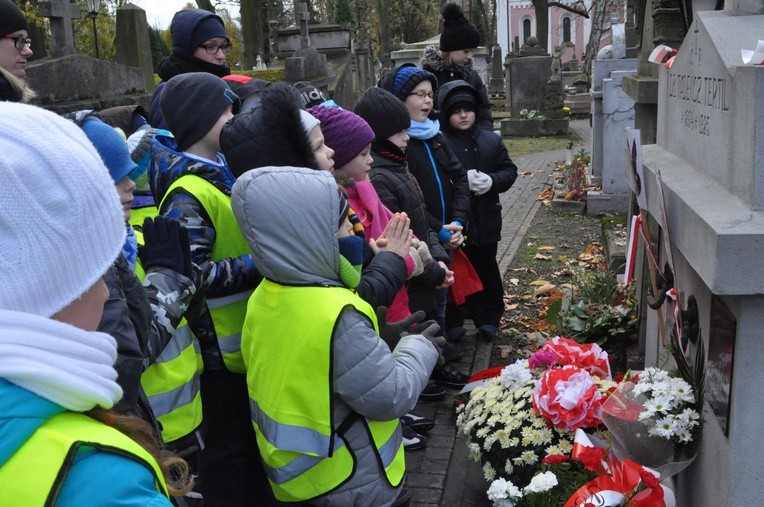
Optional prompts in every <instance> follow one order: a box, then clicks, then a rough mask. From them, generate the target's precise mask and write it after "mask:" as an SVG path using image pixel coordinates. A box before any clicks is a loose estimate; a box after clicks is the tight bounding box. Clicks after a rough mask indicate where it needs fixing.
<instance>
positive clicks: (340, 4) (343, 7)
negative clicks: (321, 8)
mask: <svg viewBox="0 0 764 507" xmlns="http://www.w3.org/2000/svg"><path fill="white" fill-rule="evenodd" d="M334 22H335V23H337V24H338V25H342V24H345V23H347V24H349V25H352V24H353V9H352V7H351V6H350V0H336V1H335V3H334Z"/></svg>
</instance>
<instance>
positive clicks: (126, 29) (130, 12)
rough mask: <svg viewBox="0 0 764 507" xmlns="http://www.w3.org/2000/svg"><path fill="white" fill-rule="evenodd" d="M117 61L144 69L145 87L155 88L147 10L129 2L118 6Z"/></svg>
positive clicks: (115, 42) (145, 88)
mask: <svg viewBox="0 0 764 507" xmlns="http://www.w3.org/2000/svg"><path fill="white" fill-rule="evenodd" d="M114 45H115V46H116V48H115V49H116V52H117V63H121V64H122V65H128V66H130V67H138V68H140V69H142V70H143V89H144V90H146V91H150V90H153V89H154V65H153V63H152V59H151V44H150V43H149V24H148V23H147V22H146V11H144V10H143V9H141V8H140V7H136V6H135V5H133V4H131V3H127V4H124V5H122V6H121V7H118V8H117V33H116V35H115V36H114Z"/></svg>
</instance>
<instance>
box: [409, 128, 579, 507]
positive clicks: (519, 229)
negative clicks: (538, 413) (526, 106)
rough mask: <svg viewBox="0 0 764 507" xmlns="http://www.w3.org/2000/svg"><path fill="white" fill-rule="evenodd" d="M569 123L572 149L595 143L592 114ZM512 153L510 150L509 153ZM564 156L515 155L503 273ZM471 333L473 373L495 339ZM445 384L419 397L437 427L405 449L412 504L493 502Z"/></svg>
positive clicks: (462, 362) (467, 363)
mask: <svg viewBox="0 0 764 507" xmlns="http://www.w3.org/2000/svg"><path fill="white" fill-rule="evenodd" d="M571 129H572V130H573V131H574V133H575V134H576V135H577V136H578V137H579V138H580V141H577V142H576V143H575V145H574V150H576V151H578V150H579V149H580V148H584V149H586V150H587V151H589V150H590V146H591V142H590V140H591V127H590V126H589V120H588V119H585V120H574V121H571ZM511 155H512V154H511V153H510V156H511ZM564 158H565V150H554V151H548V152H541V153H534V154H530V155H526V156H523V157H518V158H513V161H514V162H515V164H517V167H518V178H517V181H516V182H515V184H514V185H513V186H512V188H511V189H510V190H509V191H507V192H505V193H504V194H503V195H502V198H501V203H502V207H503V211H502V212H503V229H502V238H503V239H502V240H501V242H499V248H498V253H497V260H498V262H499V268H500V269H501V272H502V274H503V275H505V279H506V274H507V270H508V268H509V266H510V264H511V263H512V260H513V259H514V258H515V255H516V254H517V252H518V250H519V248H520V246H521V245H522V242H523V238H524V237H525V235H526V233H527V232H528V230H529V228H530V226H531V222H532V221H533V219H534V217H535V216H536V213H537V212H538V210H539V207H540V206H541V201H538V200H537V197H538V195H539V193H540V192H541V190H542V189H543V187H544V185H545V184H546V183H547V182H548V180H549V178H550V176H551V174H552V170H553V169H554V163H555V162H557V161H559V160H563V159H564ZM465 329H467V335H466V336H465V338H464V339H463V340H462V342H461V343H460V344H459V345H458V346H459V348H460V350H461V352H462V353H463V354H462V357H461V358H460V359H459V360H458V361H456V362H455V363H453V364H454V366H456V367H457V368H459V369H460V370H461V371H464V372H470V373H474V372H477V371H480V370H483V369H485V368H487V367H488V366H489V363H490V360H491V354H492V349H493V344H492V343H486V342H485V341H483V340H476V337H475V329H474V327H473V326H471V321H467V323H466V325H465ZM457 392H458V391H457V390H454V389H449V390H447V394H446V398H445V399H444V400H443V401H441V402H435V403H433V402H429V403H419V404H418V405H417V407H416V410H417V411H418V412H419V413H421V414H423V415H426V416H427V417H432V418H433V419H435V421H436V423H437V424H436V426H435V428H434V429H433V430H432V431H431V432H430V433H429V434H428V442H427V447H426V448H425V449H423V450H419V451H409V452H407V453H406V471H407V487H408V488H409V489H410V490H411V492H412V494H413V498H412V502H411V505H412V507H434V506H443V507H456V506H458V507H490V505H491V502H490V501H489V500H488V499H487V497H486V494H485V492H486V490H487V489H488V484H487V482H486V481H485V479H484V478H483V474H482V470H481V468H480V466H479V465H478V464H477V463H474V462H472V461H470V460H469V459H468V457H467V454H468V451H467V445H466V442H465V438H464V437H463V436H461V435H458V434H457V430H456V415H455V413H454V395H456V394H457Z"/></svg>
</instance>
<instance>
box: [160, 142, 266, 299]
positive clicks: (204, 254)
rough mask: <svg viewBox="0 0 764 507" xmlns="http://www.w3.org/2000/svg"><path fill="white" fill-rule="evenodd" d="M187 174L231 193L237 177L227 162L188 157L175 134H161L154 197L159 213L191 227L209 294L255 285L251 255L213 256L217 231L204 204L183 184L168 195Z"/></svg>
mask: <svg viewBox="0 0 764 507" xmlns="http://www.w3.org/2000/svg"><path fill="white" fill-rule="evenodd" d="M186 174H193V175H196V176H199V177H200V178H203V179H205V180H207V181H208V182H210V183H211V184H213V185H214V186H215V187H216V188H217V189H218V190H220V191H221V192H223V193H224V194H226V195H229V196H230V195H231V187H232V186H233V183H234V181H235V180H234V177H233V176H232V175H231V173H230V171H229V170H228V168H227V167H226V165H225V163H222V164H213V163H208V162H205V161H201V160H198V159H194V158H191V157H187V156H185V155H184V154H183V153H180V152H178V151H177V145H176V144H175V140H174V139H173V138H171V137H167V136H157V137H156V138H155V139H154V150H153V153H152V162H151V165H150V166H149V174H148V177H149V183H150V184H151V192H152V194H153V196H154V201H155V202H156V203H157V204H158V205H159V203H161V207H160V209H159V214H160V215H162V216H165V217H167V218H173V219H175V220H178V221H179V222H180V224H181V225H183V226H184V227H185V228H186V230H188V237H189V240H190V244H191V260H192V261H193V262H194V264H196V265H197V266H199V267H200V268H201V270H202V275H203V280H204V282H203V286H204V287H205V294H206V296H207V297H208V298H216V297H225V296H230V295H231V294H238V293H240V292H244V291H247V290H251V289H254V288H255V286H256V284H257V283H258V282H259V280H260V275H259V273H258V272H257V270H256V269H255V263H254V261H253V260H252V257H251V256H250V255H241V256H239V257H228V258H225V259H221V260H219V261H213V260H212V249H213V247H214V246H215V239H216V237H217V234H216V231H215V227H214V226H213V223H212V220H211V219H210V217H209V216H208V215H207V212H206V211H205V210H204V207H203V206H202V204H201V203H200V202H199V201H198V200H197V199H196V198H195V197H193V196H192V195H191V194H190V193H188V192H187V191H185V190H184V189H183V188H176V189H175V190H173V192H172V193H171V194H169V195H167V196H165V194H166V193H167V190H168V188H169V187H170V185H172V184H173V183H174V182H175V181H176V180H177V179H179V178H180V177H181V176H185V175H186ZM162 199H164V202H162Z"/></svg>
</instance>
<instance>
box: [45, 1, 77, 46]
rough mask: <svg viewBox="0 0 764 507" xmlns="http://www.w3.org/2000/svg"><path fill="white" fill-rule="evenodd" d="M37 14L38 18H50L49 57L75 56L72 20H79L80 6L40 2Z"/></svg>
mask: <svg viewBox="0 0 764 507" xmlns="http://www.w3.org/2000/svg"><path fill="white" fill-rule="evenodd" d="M38 12H39V14H40V16H43V17H46V18H50V34H51V39H52V42H53V49H52V50H51V55H52V56H64V55H73V54H75V53H76V51H75V49H74V31H73V30H72V20H73V19H79V18H80V6H79V5H77V4H76V3H70V2H69V1H68V0H51V1H49V2H40V3H39V5H38Z"/></svg>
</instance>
